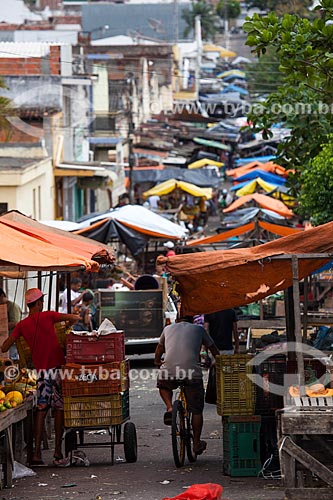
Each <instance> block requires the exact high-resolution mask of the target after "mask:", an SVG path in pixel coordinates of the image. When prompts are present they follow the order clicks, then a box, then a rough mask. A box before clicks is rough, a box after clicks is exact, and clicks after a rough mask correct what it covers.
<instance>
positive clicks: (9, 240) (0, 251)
mask: <svg viewBox="0 0 333 500" xmlns="http://www.w3.org/2000/svg"><path fill="white" fill-rule="evenodd" d="M0 234H1V246H0V270H2V271H6V270H12V271H13V270H16V271H23V270H25V271H29V270H39V271H41V270H48V271H65V270H72V271H74V270H76V269H86V270H87V271H98V269H99V264H98V263H97V262H94V261H93V260H91V259H88V258H85V257H83V256H82V255H77V254H76V253H74V252H70V251H69V250H67V249H65V248H61V247H58V246H55V245H53V244H52V243H47V242H45V241H42V240H40V239H39V238H35V237H34V236H33V235H28V234H26V233H24V232H20V231H18V230H17V229H14V228H12V227H10V226H8V225H6V224H3V223H2V222H0Z"/></svg>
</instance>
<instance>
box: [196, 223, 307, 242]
mask: <svg viewBox="0 0 333 500" xmlns="http://www.w3.org/2000/svg"><path fill="white" fill-rule="evenodd" d="M257 225H258V227H259V228H261V229H264V230H265V231H269V232H270V233H273V234H277V235H279V236H289V235H290V234H297V233H300V232H301V231H303V229H297V228H295V227H288V226H280V225H278V224H271V223H269V222H265V221H261V220H258V221H257ZM255 228H256V224H255V222H249V223H248V224H243V225H241V226H237V227H234V228H233V229H229V230H228V231H224V232H223V233H219V234H214V235H213V236H207V237H206V238H200V239H197V240H192V241H188V242H187V246H189V247H193V246H197V245H209V244H211V243H218V242H219V241H224V240H227V239H229V238H234V237H235V236H240V235H241V234H245V233H248V232H249V231H253V230H254V229H255Z"/></svg>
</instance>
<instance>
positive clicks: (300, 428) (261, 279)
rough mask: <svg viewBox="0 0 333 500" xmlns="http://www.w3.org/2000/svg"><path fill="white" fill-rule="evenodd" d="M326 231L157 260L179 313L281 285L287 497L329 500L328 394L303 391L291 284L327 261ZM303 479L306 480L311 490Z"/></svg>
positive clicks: (332, 407) (253, 296)
mask: <svg viewBox="0 0 333 500" xmlns="http://www.w3.org/2000/svg"><path fill="white" fill-rule="evenodd" d="M332 229H333V222H330V223H328V224H324V225H322V226H319V227H316V228H313V229H311V230H308V231H304V232H303V233H301V234H295V235H290V236H286V237H284V238H281V239H279V240H277V241H273V242H270V243H266V244H264V245H261V246H259V247H255V248H250V249H238V250H226V251H216V252H207V253H205V254H204V255H203V254H200V255H195V254H194V255H181V256H180V255H179V256H171V257H169V258H165V257H159V259H158V263H164V264H166V265H167V268H168V270H169V271H170V272H171V273H172V274H173V276H174V277H175V278H176V279H177V281H178V283H179V288H180V291H181V296H182V308H183V313H185V314H198V313H210V312H214V311H218V310H221V309H226V308H230V307H235V306H239V305H242V304H249V303H251V302H253V301H255V300H259V299H262V298H264V297H266V296H268V295H271V294H272V293H275V292H277V291H280V290H286V294H285V296H286V329H287V332H286V334H287V344H286V345H287V352H286V354H287V359H288V361H290V360H292V361H293V362H294V364H295V365H296V367H297V368H296V375H297V382H298V387H297V390H298V391H299V397H296V398H293V399H289V402H288V404H287V405H285V408H284V409H283V410H281V411H280V412H279V422H280V423H279V436H278V438H279V451H280V462H281V469H282V477H283V479H284V481H285V485H286V487H287V490H286V495H287V496H286V498H287V499H288V500H308V499H310V498H311V500H312V499H316V498H318V499H320V500H323V499H326V498H327V499H328V498H329V499H332V498H333V471H332V468H333V439H332V434H333V399H332V397H331V396H330V394H331V393H330V392H326V388H325V386H322V388H320V391H322V394H321V393H320V394H319V395H318V394H316V393H315V392H314V391H313V393H311V394H310V396H309V394H307V393H306V383H305V373H304V346H306V344H304V343H303V338H302V323H301V311H300V294H299V281H300V280H301V279H303V278H304V277H306V276H308V275H309V274H310V273H311V272H313V271H315V270H316V269H318V268H320V267H321V266H322V265H323V264H324V263H325V262H329V261H331V260H332V251H333V245H332V238H331V236H332ZM305 331H306V329H305ZM317 352H318V351H317ZM320 354H322V353H320ZM268 356H269V354H268ZM328 364H329V366H331V363H330V362H329V361H328ZM286 371H287V373H289V371H288V369H287V370H286ZM284 373H285V371H284ZM291 373H295V371H291ZM296 375H295V376H296ZM329 382H330V381H329ZM329 382H328V383H329ZM311 387H312V386H311ZM331 390H332V389H328V391H331ZM324 391H325V397H323V396H324ZM327 395H328V396H329V397H327ZM318 451H319V453H318ZM304 478H310V480H311V481H312V487H310V488H309V487H308V486H309V485H308V484H306V482H305V479H304ZM322 483H324V485H325V486H326V487H324V485H323V484H322ZM313 485H315V488H316V489H317V490H318V491H317V492H316V491H315V488H314V487H313Z"/></svg>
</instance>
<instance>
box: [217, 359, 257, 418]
mask: <svg viewBox="0 0 333 500" xmlns="http://www.w3.org/2000/svg"><path fill="white" fill-rule="evenodd" d="M249 360H250V357H249V356H248V355H246V354H245V355H244V354H234V355H232V356H227V355H222V356H217V357H216V391H217V404H216V409H217V413H218V415H221V416H222V415H223V416H224V415H253V414H254V405H255V385H254V384H253V382H252V381H251V379H250V378H249V377H248V375H250V374H252V367H251V366H247V363H248V361H249Z"/></svg>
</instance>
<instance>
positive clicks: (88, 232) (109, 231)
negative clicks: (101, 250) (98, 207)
mask: <svg viewBox="0 0 333 500" xmlns="http://www.w3.org/2000/svg"><path fill="white" fill-rule="evenodd" d="M76 233H79V234H84V235H85V236H87V237H88V238H91V239H93V240H96V241H101V242H104V243H106V242H109V241H111V240H113V239H119V240H120V241H121V242H122V243H124V244H125V245H126V246H127V248H128V249H129V250H130V252H131V254H132V255H133V256H134V257H137V256H138V255H139V254H140V253H141V252H142V251H143V250H144V248H145V246H146V244H147V241H148V239H149V238H148V236H145V235H144V234H140V233H138V232H137V231H134V230H133V229H131V228H129V227H126V226H123V225H122V224H121V223H119V222H118V221H116V220H114V219H102V220H100V221H98V222H95V224H92V225H91V226H88V227H86V228H84V229H81V230H79V231H76Z"/></svg>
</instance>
